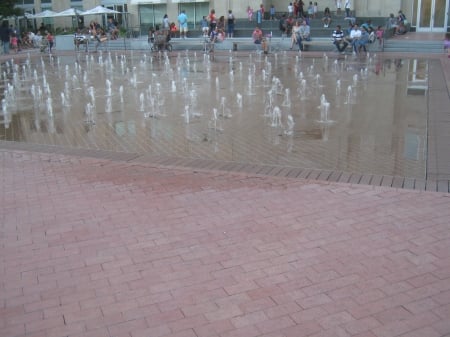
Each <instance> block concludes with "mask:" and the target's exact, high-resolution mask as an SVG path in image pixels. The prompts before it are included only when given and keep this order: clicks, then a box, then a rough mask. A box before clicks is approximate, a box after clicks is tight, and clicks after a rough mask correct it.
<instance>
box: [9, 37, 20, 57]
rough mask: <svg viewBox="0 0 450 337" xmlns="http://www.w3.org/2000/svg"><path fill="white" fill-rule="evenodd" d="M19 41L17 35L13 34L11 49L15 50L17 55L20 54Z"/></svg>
mask: <svg viewBox="0 0 450 337" xmlns="http://www.w3.org/2000/svg"><path fill="white" fill-rule="evenodd" d="M18 41H19V39H18V38H17V34H15V33H12V34H11V40H10V44H11V49H12V50H14V51H15V52H16V53H18V52H19V48H18V43H19V42H18Z"/></svg>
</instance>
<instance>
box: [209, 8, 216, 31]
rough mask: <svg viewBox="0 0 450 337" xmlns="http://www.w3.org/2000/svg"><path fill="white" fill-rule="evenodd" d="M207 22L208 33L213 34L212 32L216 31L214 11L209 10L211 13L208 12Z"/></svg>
mask: <svg viewBox="0 0 450 337" xmlns="http://www.w3.org/2000/svg"><path fill="white" fill-rule="evenodd" d="M208 21H209V31H210V32H213V31H214V30H216V26H217V19H216V10H215V9H211V11H210V12H209V16H208Z"/></svg>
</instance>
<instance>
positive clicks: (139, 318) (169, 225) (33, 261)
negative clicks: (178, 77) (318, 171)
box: [0, 150, 450, 337]
mask: <svg viewBox="0 0 450 337" xmlns="http://www.w3.org/2000/svg"><path fill="white" fill-rule="evenodd" d="M0 160H1V165H0V168H1V184H0V186H1V187H0V188H1V197H0V202H1V210H0V336H1V337H18V336H32V337H41V336H45V337H63V336H70V337H81V336H89V337H106V336H108V337H158V336H161V337H162V336H165V337H169V336H170V337H175V336H176V337H239V336H242V337H252V336H265V337H281V336H285V337H291V336H292V337H302V336H314V337H319V336H320V337H325V336H330V337H345V336H357V337H363V336H365V337H394V336H408V337H415V336H418V337H435V336H436V337H438V336H449V335H450V320H449V317H450V234H449V233H450V231H449V229H450V220H449V219H450V195H449V194H448V193H447V194H443V193H436V192H434V193H431V192H423V191H422V192H419V191H411V190H397V189H393V188H385V187H373V186H364V185H351V184H339V183H330V182H320V181H312V180H301V179H290V178H280V177H270V176H258V175H252V174H244V173H224V172H217V171H206V170H198V171H192V170H189V169H181V168H169V167H164V166H156V165H151V164H145V163H143V164H136V163H127V162H124V161H110V160H106V159H92V158H84V157H71V156H67V155H57V154H42V153H34V152H26V151H13V150H1V151H0Z"/></svg>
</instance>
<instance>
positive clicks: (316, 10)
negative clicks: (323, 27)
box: [313, 2, 330, 19]
mask: <svg viewBox="0 0 450 337" xmlns="http://www.w3.org/2000/svg"><path fill="white" fill-rule="evenodd" d="M327 8H328V7H327ZM328 11H330V10H328ZM313 12H314V14H313V18H314V19H315V18H316V16H317V14H318V12H319V4H318V3H317V2H314V6H313Z"/></svg>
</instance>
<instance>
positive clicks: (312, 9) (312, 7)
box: [308, 1, 314, 19]
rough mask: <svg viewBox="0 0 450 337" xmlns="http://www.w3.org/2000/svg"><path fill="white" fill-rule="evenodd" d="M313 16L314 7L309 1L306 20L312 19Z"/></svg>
mask: <svg viewBox="0 0 450 337" xmlns="http://www.w3.org/2000/svg"><path fill="white" fill-rule="evenodd" d="M313 15H314V6H313V3H312V1H310V2H309V6H308V18H310V19H312V18H313Z"/></svg>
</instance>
